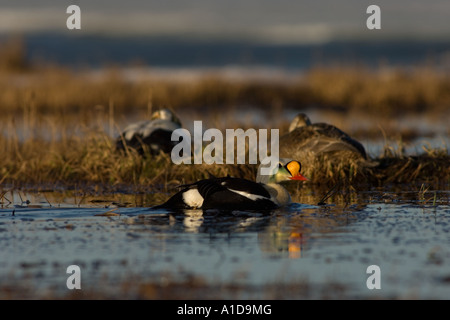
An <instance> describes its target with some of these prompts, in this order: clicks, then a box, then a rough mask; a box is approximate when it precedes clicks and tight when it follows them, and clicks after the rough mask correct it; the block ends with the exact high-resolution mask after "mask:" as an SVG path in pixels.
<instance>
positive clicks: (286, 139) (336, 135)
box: [279, 113, 367, 160]
mask: <svg viewBox="0 0 450 320" xmlns="http://www.w3.org/2000/svg"><path fill="white" fill-rule="evenodd" d="M279 147H280V156H281V157H293V158H296V159H299V158H301V156H300V157H299V154H300V153H304V152H312V153H313V154H316V155H318V154H325V153H333V154H337V153H339V152H341V151H347V154H348V152H350V153H351V154H352V155H354V156H355V157H356V158H360V159H363V160H367V154H366V150H365V149H364V146H363V145H362V144H361V143H360V142H358V141H356V140H355V139H353V138H351V137H350V136H349V135H348V134H347V133H345V132H343V131H342V130H340V129H338V128H336V127H335V126H333V125H331V124H327V123H314V124H313V123H311V120H310V119H309V118H308V116H307V115H306V114H304V113H299V114H298V115H297V116H296V117H295V118H294V120H292V122H291V125H290V126H289V132H288V133H286V134H284V135H283V136H281V137H280V144H279Z"/></svg>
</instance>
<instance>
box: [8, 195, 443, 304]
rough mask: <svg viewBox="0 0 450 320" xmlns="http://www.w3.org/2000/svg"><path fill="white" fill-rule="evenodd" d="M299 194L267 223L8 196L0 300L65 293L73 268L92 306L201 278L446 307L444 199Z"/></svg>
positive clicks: (265, 293)
mask: <svg viewBox="0 0 450 320" xmlns="http://www.w3.org/2000/svg"><path fill="white" fill-rule="evenodd" d="M300 191H301V194H302V195H303V196H304V197H300V196H297V197H296V196H295V195H294V197H293V198H294V200H296V201H298V202H302V203H307V204H299V203H294V204H292V205H291V206H289V207H288V208H286V209H283V210H279V211H276V212H274V213H273V214H272V215H269V216H264V215H260V214H257V213H244V212H235V213H233V214H228V215H221V214H217V213H214V212H212V213H208V214H205V215H202V213H201V212H198V211H189V212H187V213H186V214H185V215H173V214H169V213H167V212H165V211H155V210H154V211H152V210H150V209H149V208H148V206H149V204H148V203H145V202H144V205H145V207H144V206H134V205H133V203H136V202H135V201H134V199H129V201H128V202H126V203H129V204H130V205H129V206H128V207H121V206H120V205H119V206H118V205H117V203H124V201H123V199H122V200H121V201H119V202H114V201H113V200H105V198H104V197H97V199H96V200H95V199H94V200H92V199H91V200H89V201H80V199H78V200H77V199H75V198H73V195H66V196H65V197H62V196H61V195H55V197H52V196H51V194H47V195H45V196H44V195H42V194H37V193H22V194H20V193H18V194H14V193H11V194H5V195H4V198H3V201H2V207H1V209H0V247H1V248H2V249H1V251H0V283H1V285H0V289H1V290H0V292H1V296H2V298H7V297H23V298H40V297H50V298H55V297H56V298H58V297H62V298H64V297H67V296H70V294H71V293H72V292H71V290H69V289H68V288H67V286H66V280H67V278H68V277H69V276H70V274H68V273H66V269H67V267H68V266H69V265H73V264H75V265H78V266H79V267H80V269H81V290H79V291H81V292H83V291H84V292H90V293H91V294H92V293H95V294H96V295H94V297H96V296H98V297H118V298H136V297H140V296H139V293H138V292H136V291H135V290H134V289H136V290H138V286H139V285H138V284H142V283H152V284H156V285H158V286H159V288H160V287H161V286H162V287H165V286H168V285H169V284H171V283H172V284H173V283H181V282H185V281H186V279H201V283H203V284H205V283H206V284H207V285H209V286H219V288H220V287H221V286H222V287H225V286H230V285H234V286H236V288H238V289H236V290H235V292H233V295H232V297H233V298H256V299H259V298H266V299H272V298H281V299H297V298H307V299H315V298H319V299H320V298H332V299H334V298H336V299H346V298H362V299H368V298H389V299H390V298H419V299H448V298H450V267H449V266H450V249H449V248H450V235H449V231H450V219H449V218H450V205H449V198H450V197H449V196H450V192H449V191H445V190H444V191H442V190H441V191H436V192H435V191H432V190H427V192H426V193H422V194H420V193H419V192H418V191H407V190H405V191H400V192H399V191H396V190H392V191H386V190H384V191H378V190H369V191H360V192H357V193H355V194H354V195H353V197H352V200H351V202H348V201H347V203H346V201H342V199H340V198H339V197H336V198H335V199H330V200H329V201H328V202H329V203H335V204H328V205H325V206H317V205H314V204H315V203H317V201H316V200H317V199H320V196H319V195H317V196H316V195H315V191H314V190H312V189H308V188H304V189H302V190H300ZM305 195H306V196H305ZM122 196H123V195H122ZM71 197H72V198H71ZM129 197H131V198H132V197H134V196H133V195H129ZM5 199H7V200H8V201H5ZM56 199H59V200H56ZM370 265H377V266H379V267H380V271H381V276H380V283H381V289H373V290H370V289H368V287H367V285H366V281H367V279H368V277H369V276H370V275H371V274H368V273H366V270H367V267H368V266H370ZM268 287H270V288H271V290H268V289H267V288H268ZM286 287H288V288H289V290H283V288H286ZM124 288H127V289H126V290H125V289H124ZM255 288H260V289H257V290H255ZM277 288H278V289H279V290H277ZM174 290H175V289H174ZM199 291H200V292H197V293H196V297H199V298H206V299H208V298H210V296H209V295H208V294H207V292H206V291H205V293H204V294H203V295H202V292H201V289H199ZM176 294H178V296H181V297H183V293H182V292H177V293H176ZM215 294H216V297H218V298H229V297H230V296H229V292H228V293H227V292H226V291H223V292H221V291H220V290H219V291H216V292H215ZM147 297H148V296H147ZM169 297H170V296H169ZM185 298H189V297H185Z"/></svg>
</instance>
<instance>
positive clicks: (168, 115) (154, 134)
mask: <svg viewBox="0 0 450 320" xmlns="http://www.w3.org/2000/svg"><path fill="white" fill-rule="evenodd" d="M178 128H181V122H180V120H179V119H178V118H177V117H176V116H175V114H174V113H173V112H172V111H170V110H169V109H161V110H158V111H156V112H154V113H153V114H152V118H151V120H145V121H140V122H137V123H133V124H131V125H129V126H127V127H126V128H125V130H124V131H123V132H122V134H121V135H120V136H119V137H118V138H117V139H116V149H117V150H125V147H130V148H133V149H136V150H137V152H138V153H139V154H141V155H143V154H144V150H145V148H148V149H149V151H150V153H151V154H152V155H157V154H159V153H160V152H161V151H162V152H165V153H170V152H171V150H172V148H173V147H174V146H175V145H176V144H177V143H178V141H172V140H171V136H172V131H174V130H175V129H178Z"/></svg>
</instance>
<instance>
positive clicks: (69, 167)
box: [0, 39, 450, 191]
mask: <svg viewBox="0 0 450 320" xmlns="http://www.w3.org/2000/svg"><path fill="white" fill-rule="evenodd" d="M24 57H25V55H24V47H23V44H22V43H21V42H20V41H19V40H17V39H16V40H12V41H11V42H9V43H7V44H3V45H2V46H1V47H0V114H1V118H0V126H1V127H0V128H1V130H2V131H1V132H0V183H1V184H3V185H5V184H8V185H13V186H21V185H30V184H35V185H65V186H73V185H83V184H98V185H102V186H112V187H114V186H123V185H130V186H132V187H133V188H134V190H138V189H140V190H143V189H145V190H148V188H157V189H159V190H166V191H167V186H173V185H176V184H181V183H187V182H191V181H195V180H198V179H201V178H204V177H207V176H208V172H210V173H211V174H214V175H218V176H221V175H226V174H230V175H233V176H241V177H244V178H249V179H254V177H255V173H256V169H255V167H254V166H251V165H239V166H233V165H210V166H208V165H185V166H183V165H181V166H176V165H174V164H173V163H172V162H171V160H170V158H169V157H168V156H166V155H161V156H159V157H156V158H142V157H139V156H138V155H137V154H135V153H133V152H131V153H129V154H128V155H126V156H124V155H120V154H117V153H116V152H115V151H114V143H113V141H112V138H113V137H114V136H115V135H117V134H118V130H119V125H118V123H126V121H127V119H129V118H130V117H131V116H135V117H138V118H142V117H145V116H146V115H149V113H150V111H151V109H152V108H153V107H154V106H170V107H172V108H173V109H174V110H175V111H183V112H185V113H191V112H194V111H197V112H199V114H201V115H202V117H204V118H209V119H216V120H220V117H218V116H217V115H218V114H221V111H222V110H223V108H224V107H226V108H227V110H239V109H241V108H242V106H257V108H256V111H255V112H258V110H260V111H263V110H270V112H271V113H270V114H271V115H277V114H278V113H279V112H280V111H281V110H283V108H285V107H291V106H294V107H295V108H296V109H301V108H305V107H309V106H311V105H314V106H316V108H319V109H320V108H336V107H338V109H340V110H345V111H347V112H360V113H367V114H369V115H370V114H377V115H379V116H380V117H383V116H391V115H393V114H398V113H402V114H404V113H412V112H422V113H423V112H427V114H432V113H436V114H437V115H440V114H446V113H445V112H447V111H448V109H449V108H450V77H449V76H448V75H447V74H443V73H440V72H438V71H436V70H434V69H431V68H426V67H422V68H416V69H413V70H411V71H408V72H407V71H404V70H396V69H389V70H387V69H386V70H384V69H380V70H375V71H374V70H369V69H367V68H363V67H332V68H313V69H312V70H310V71H309V72H308V73H306V74H305V75H303V76H300V75H299V77H298V80H296V81H292V82H289V83H288V82H286V83H283V82H273V83H272V82H268V81H256V80H252V81H245V80H243V81H231V80H230V79H226V78H223V77H221V76H220V74H208V75H205V76H204V77H200V78H197V79H194V80H193V81H189V82H185V81H184V82H180V81H168V80H167V79H157V78H148V79H144V80H135V81H130V80H127V79H126V78H125V77H124V76H123V74H122V72H121V70H119V69H114V68H109V69H105V70H102V72H101V75H98V74H97V73H93V72H92V71H91V70H81V71H80V70H79V71H73V70H69V69H65V68H63V67H60V66H51V65H47V66H37V65H33V66H31V65H29V63H28V62H27V61H26V60H25V58H24ZM230 120H231V122H227V124H226V126H227V127H228V128H235V127H236V126H237V124H238V123H239V125H241V123H240V122H239V120H242V119H234V121H233V119H230ZM271 121H273V123H272V124H269V126H271V127H273V126H276V125H278V124H279V123H280V122H279V119H277V118H276V117H273V118H272V119H271ZM277 121H278V122H277ZM252 125H254V124H248V126H252ZM259 125H261V124H259ZM376 160H378V161H379V162H380V164H381V165H380V166H379V167H376V168H364V167H361V166H359V165H358V164H357V163H352V162H350V163H345V162H341V163H336V162H333V161H332V160H330V159H326V158H321V159H314V166H310V167H309V169H305V170H306V172H305V175H307V176H308V177H309V178H310V179H311V181H310V183H324V184H327V185H333V184H334V183H336V182H337V181H341V180H342V181H346V182H349V183H352V184H355V183H359V182H370V183H377V184H382V183H385V182H394V183H395V182H409V181H412V180H417V181H419V180H424V181H441V182H442V181H444V182H446V183H448V181H449V177H450V172H449V166H448V163H449V162H448V160H449V157H448V152H447V150H430V151H429V152H425V153H424V155H422V156H418V157H405V156H402V155H392V154H391V155H389V154H386V155H382V156H380V159H376ZM307 167H308V166H305V168H307Z"/></svg>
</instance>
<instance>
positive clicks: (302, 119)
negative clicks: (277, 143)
mask: <svg viewBox="0 0 450 320" xmlns="http://www.w3.org/2000/svg"><path fill="white" fill-rule="evenodd" d="M309 125H311V120H309V117H308V116H307V115H306V114H304V113H299V114H297V115H296V116H295V118H294V120H292V122H291V124H290V126H289V132H291V131H294V130H295V129H296V128H300V127H304V126H309Z"/></svg>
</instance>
